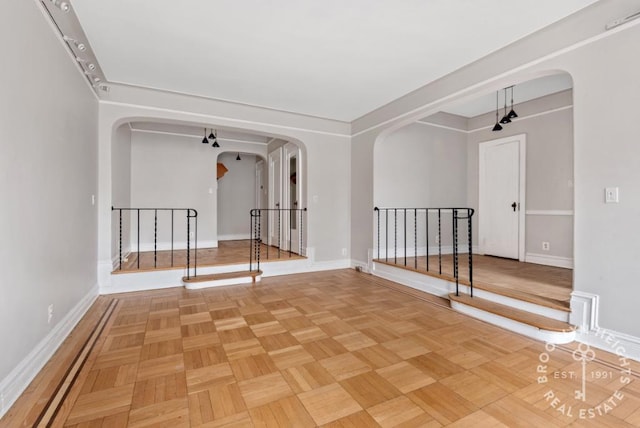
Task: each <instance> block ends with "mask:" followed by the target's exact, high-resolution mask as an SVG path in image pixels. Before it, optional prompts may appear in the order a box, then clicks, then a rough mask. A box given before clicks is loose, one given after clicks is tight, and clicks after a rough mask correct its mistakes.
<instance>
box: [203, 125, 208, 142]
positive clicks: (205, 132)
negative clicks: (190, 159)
mask: <svg viewBox="0 0 640 428" xmlns="http://www.w3.org/2000/svg"><path fill="white" fill-rule="evenodd" d="M202 144H209V140H207V128H204V138H203V139H202Z"/></svg>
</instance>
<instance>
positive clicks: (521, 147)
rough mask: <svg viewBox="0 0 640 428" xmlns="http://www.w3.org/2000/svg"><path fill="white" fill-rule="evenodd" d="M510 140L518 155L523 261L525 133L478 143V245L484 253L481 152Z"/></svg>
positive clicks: (521, 255)
mask: <svg viewBox="0 0 640 428" xmlns="http://www.w3.org/2000/svg"><path fill="white" fill-rule="evenodd" d="M511 141H517V142H518V157H519V165H518V169H519V186H518V199H519V201H518V260H519V261H521V262H523V261H524V260H525V251H526V246H525V237H526V208H527V207H526V201H527V199H526V188H527V186H526V178H527V174H526V166H527V134H516V135H511V136H509V137H504V138H498V139H495V140H488V141H483V142H481V143H480V144H479V145H478V158H479V165H478V214H479V218H478V244H479V245H478V247H479V249H480V254H484V244H483V242H484V238H485V233H486V232H485V230H483V229H485V227H483V221H482V218H483V208H484V207H483V206H482V205H483V201H484V199H485V197H484V195H485V192H486V185H485V179H484V172H485V170H486V165H485V162H484V156H483V152H484V151H485V150H486V149H487V148H490V147H493V146H498V145H500V144H504V143H508V142H511Z"/></svg>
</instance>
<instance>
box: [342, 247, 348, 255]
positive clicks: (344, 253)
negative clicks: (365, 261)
mask: <svg viewBox="0 0 640 428" xmlns="http://www.w3.org/2000/svg"><path fill="white" fill-rule="evenodd" d="M342 255H343V256H346V255H347V249H346V248H343V249H342Z"/></svg>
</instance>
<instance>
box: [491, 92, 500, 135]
mask: <svg viewBox="0 0 640 428" xmlns="http://www.w3.org/2000/svg"><path fill="white" fill-rule="evenodd" d="M492 131H502V126H500V123H499V122H498V91H496V124H495V125H493V129H492Z"/></svg>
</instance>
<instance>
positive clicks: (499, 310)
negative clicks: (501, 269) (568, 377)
mask: <svg viewBox="0 0 640 428" xmlns="http://www.w3.org/2000/svg"><path fill="white" fill-rule="evenodd" d="M449 300H450V301H451V302H457V303H460V304H462V305H467V306H470V307H473V308H476V309H479V310H481V311H485V312H489V313H492V314H494V315H498V316H501V317H504V318H508V319H511V320H513V321H517V322H519V323H522V324H527V325H530V326H532V327H535V328H537V329H539V330H544V331H549V332H559V333H569V332H572V331H575V327H574V326H572V325H571V324H569V323H566V322H563V321H558V320H554V319H551V318H547V317H544V316H542V315H537V314H533V313H531V312H527V311H523V310H520V309H516V308H512V307H510V306H506V305H501V304H499V303H494V302H491V301H489V300H485V299H481V298H479V297H470V296H469V295H468V294H460V295H459V296H456V295H455V294H449Z"/></svg>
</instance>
